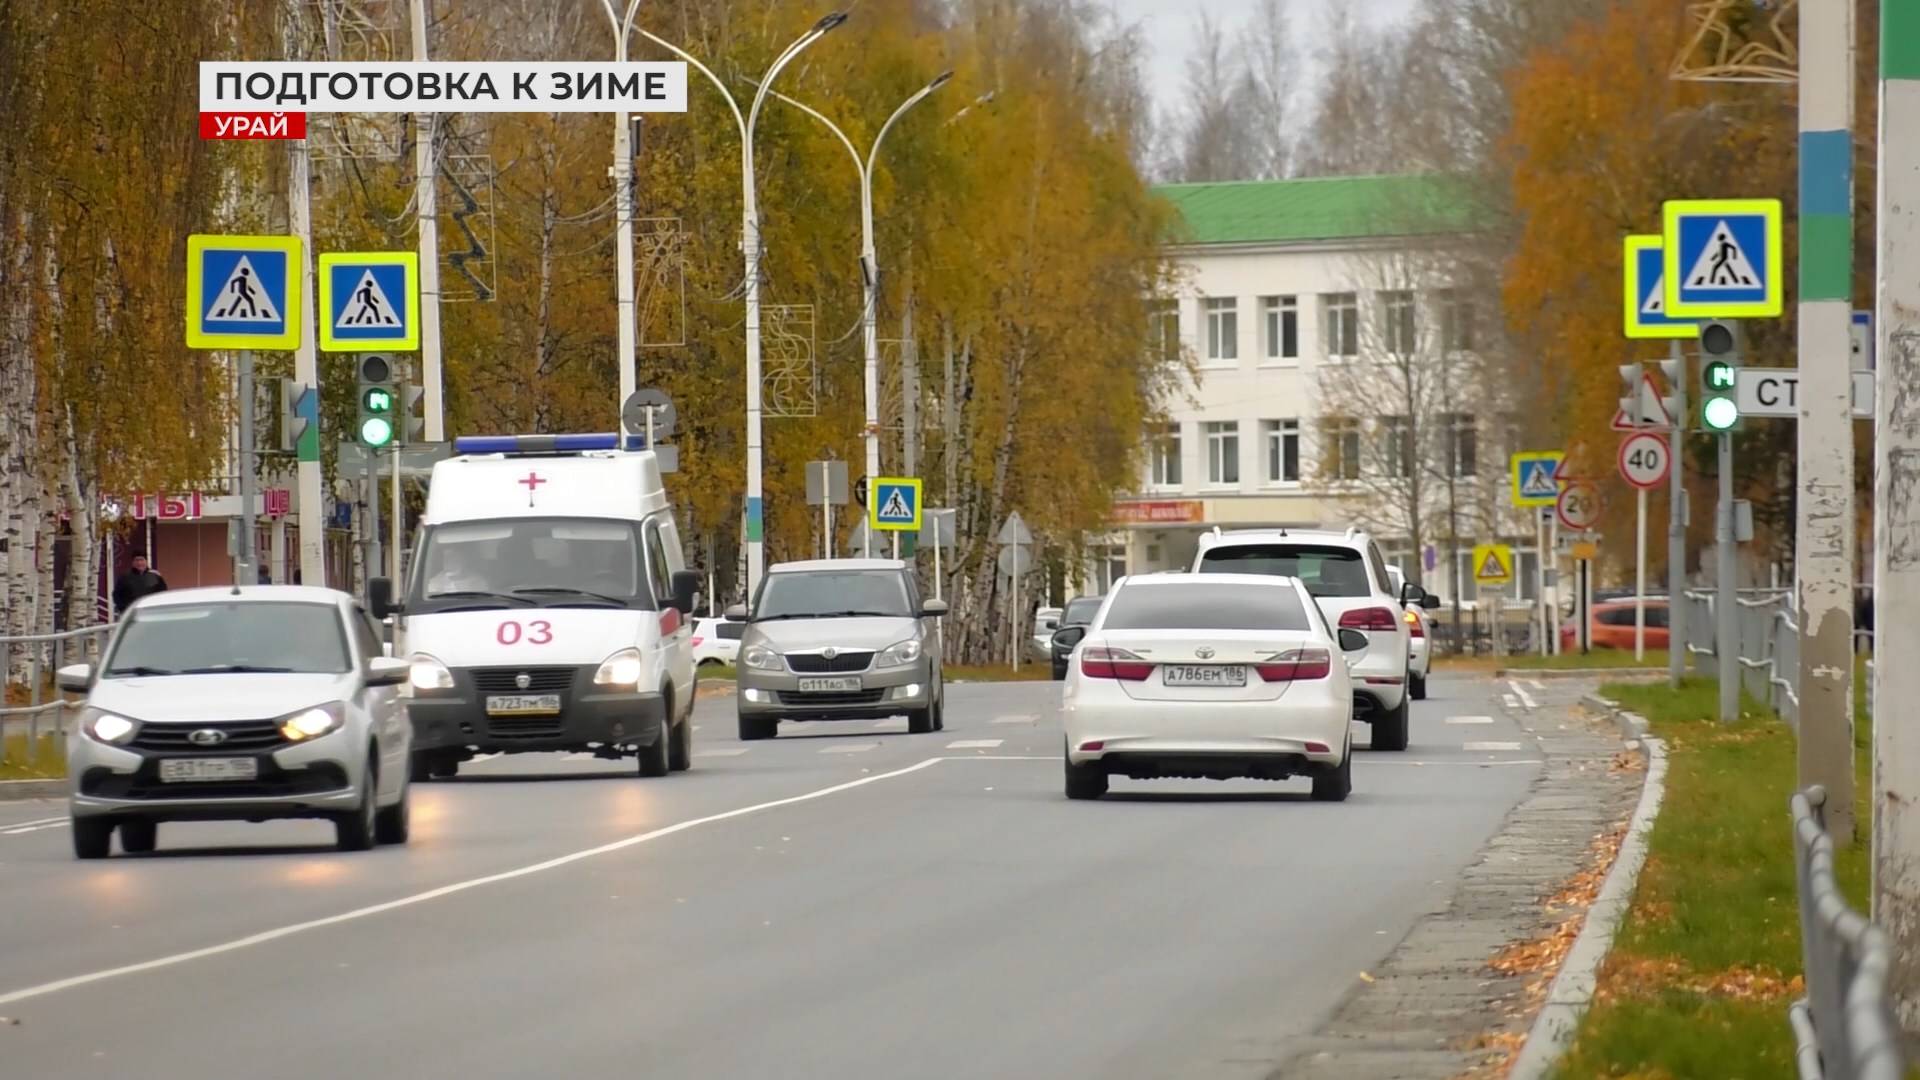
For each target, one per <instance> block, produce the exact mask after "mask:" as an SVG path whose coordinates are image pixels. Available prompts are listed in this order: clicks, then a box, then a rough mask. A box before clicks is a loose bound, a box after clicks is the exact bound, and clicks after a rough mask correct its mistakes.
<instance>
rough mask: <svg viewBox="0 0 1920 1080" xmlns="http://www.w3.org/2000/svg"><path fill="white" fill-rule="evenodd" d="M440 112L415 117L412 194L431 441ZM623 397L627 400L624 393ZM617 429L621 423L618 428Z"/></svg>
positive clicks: (419, 48)
mask: <svg viewBox="0 0 1920 1080" xmlns="http://www.w3.org/2000/svg"><path fill="white" fill-rule="evenodd" d="M413 58H414V59H415V60H417V61H419V62H420V63H422V64H424V63H426V62H427V0H413ZM437 119H438V118H437V117H436V116H434V114H432V113H421V114H420V115H419V116H417V117H415V118H414V146H413V174H414V180H413V183H414V188H413V192H414V194H413V198H414V206H415V208H416V214H415V218H416V219H417V220H418V221H419V223H420V384H421V386H422V388H423V389H425V390H426V410H427V430H426V437H427V441H428V442H439V441H440V440H442V439H444V438H446V437H447V436H446V427H445V415H446V414H445V412H444V410H443V406H442V401H443V399H444V389H443V385H442V375H441V369H440V207H439V191H438V188H439V184H438V180H439V172H438V170H439V162H438V159H437V158H436V156H435V154H434V149H435V147H434V135H435V134H436V132H437V130H438V125H437V123H436V121H437ZM620 400H622V401H625V400H626V396H625V394H622V395H621V398H620ZM616 430H617V429H616Z"/></svg>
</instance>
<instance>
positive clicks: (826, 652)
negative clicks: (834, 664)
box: [820, 645, 840, 660]
mask: <svg viewBox="0 0 1920 1080" xmlns="http://www.w3.org/2000/svg"><path fill="white" fill-rule="evenodd" d="M820 655H821V656H823V657H825V658H827V659H828V660H831V659H833V658H834V657H836V656H839V655H840V650H839V649H836V648H834V647H833V646H831V645H829V646H827V647H826V648H824V649H821V650H820Z"/></svg>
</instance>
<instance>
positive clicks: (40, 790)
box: [0, 780, 67, 802]
mask: <svg viewBox="0 0 1920 1080" xmlns="http://www.w3.org/2000/svg"><path fill="white" fill-rule="evenodd" d="M66 795H67V782H66V781H65V780H0V802H19V801H20V800H22V799H63V798H66Z"/></svg>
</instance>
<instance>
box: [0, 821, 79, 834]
mask: <svg viewBox="0 0 1920 1080" xmlns="http://www.w3.org/2000/svg"><path fill="white" fill-rule="evenodd" d="M66 824H67V823H66V821H65V820H64V819H63V820H60V821H49V822H46V823H44V824H40V825H15V826H13V827H12V828H7V829H0V836H22V835H24V834H26V833H30V832H40V831H41V830H43V829H58V828H63V827H64V826H65V825H66Z"/></svg>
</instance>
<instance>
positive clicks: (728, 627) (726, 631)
mask: <svg viewBox="0 0 1920 1080" xmlns="http://www.w3.org/2000/svg"><path fill="white" fill-rule="evenodd" d="M746 632H747V624H746V623H743V622H723V623H721V624H720V625H719V627H718V628H716V629H715V631H714V636H715V637H717V638H719V639H721V640H722V641H739V640H740V636H741V635H742V634H745V633H746Z"/></svg>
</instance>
